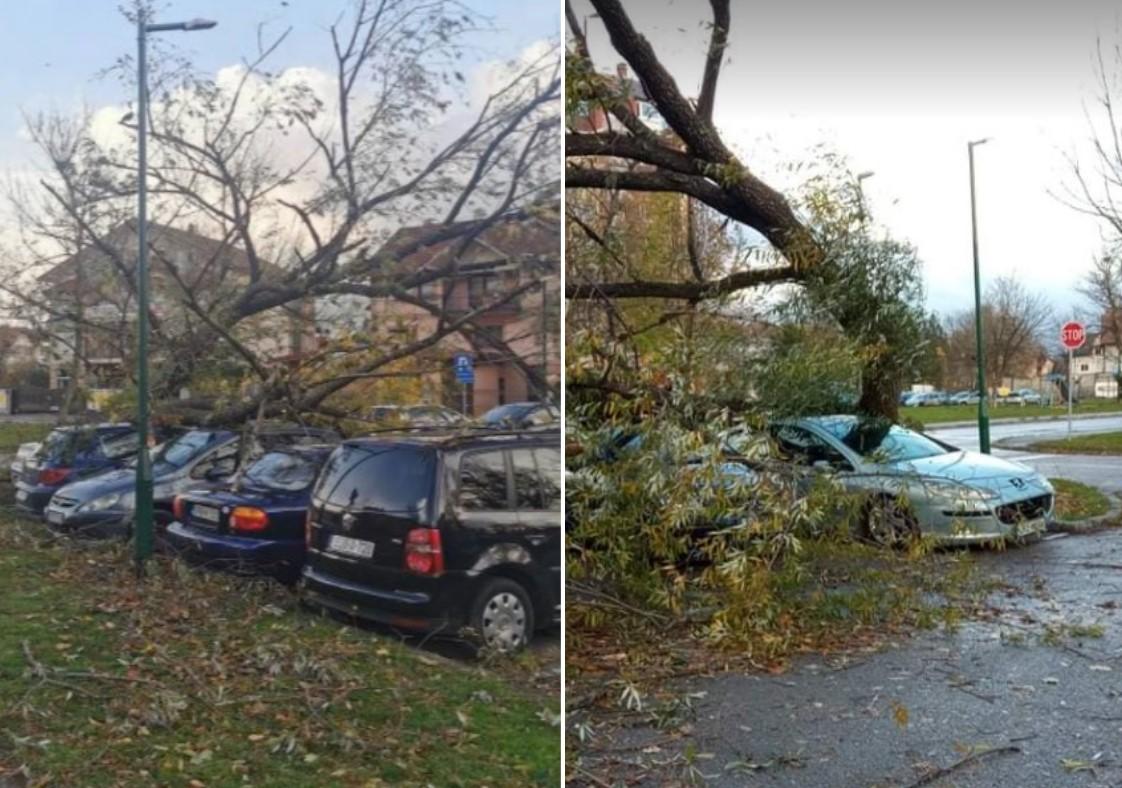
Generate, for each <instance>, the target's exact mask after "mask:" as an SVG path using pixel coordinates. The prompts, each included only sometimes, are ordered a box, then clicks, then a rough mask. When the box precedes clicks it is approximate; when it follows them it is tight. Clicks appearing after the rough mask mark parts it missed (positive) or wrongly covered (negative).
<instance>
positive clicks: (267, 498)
mask: <svg viewBox="0 0 1122 788" xmlns="http://www.w3.org/2000/svg"><path fill="white" fill-rule="evenodd" d="M334 448H335V446H334V445H330V446H296V447H291V448H287V449H281V450H277V451H271V452H268V453H267V454H264V455H262V456H261V458H260V459H258V460H257V461H256V462H254V463H253V464H252V465H250V466H249V467H248V468H247V469H246V472H245V474H244V476H242V478H241V479H240V480H239V481H238V482H237V484H236V486H235V485H233V484H230V485H223V486H221V487H218V488H217V489H214V490H188V491H187V492H185V493H184V494H183V495H180V496H178V497H176V499H175V522H173V523H172V524H171V525H169V526H168V531H167V541H168V544H169V545H170V546H171V548H172V549H174V550H176V551H178V552H179V553H180V554H182V555H184V556H185V557H187V558H189V559H194V560H201V561H205V562H207V563H213V564H215V565H217V566H219V567H221V568H230V569H235V570H239V571H249V572H260V573H262V574H269V575H273V576H274V577H276V578H277V579H278V580H280V581H281V582H295V581H296V580H297V579H298V578H299V576H300V569H301V567H303V566H304V525H305V521H306V520H307V514H308V501H309V499H310V498H311V493H312V485H313V484H314V483H315V480H316V476H317V475H318V474H319V471H320V468H321V467H322V466H323V463H324V461H325V460H326V459H327V457H328V455H329V454H331V451H332V450H333V449H334Z"/></svg>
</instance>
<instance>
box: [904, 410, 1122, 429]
mask: <svg viewBox="0 0 1122 788" xmlns="http://www.w3.org/2000/svg"><path fill="white" fill-rule="evenodd" d="M1009 407H1014V406H1012V405H1010V406H1009ZM1119 417H1122V410H1116V411H1112V412H1110V413H1083V414H1079V413H1076V414H1075V415H1074V416H1073V418H1076V419H1116V418H1119ZM1034 421H1067V416H1020V417H1018V416H1007V417H1002V418H997V419H993V418H991V419H990V424H1028V423H1031V422H1034ZM977 423H978V421H977V419H971V420H970V421H940V422H936V423H935V424H925V425H923V430H924V432H931V431H932V430H939V429H943V428H944V427H973V426H975V425H976V424H977Z"/></svg>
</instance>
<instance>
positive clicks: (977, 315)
mask: <svg viewBox="0 0 1122 788" xmlns="http://www.w3.org/2000/svg"><path fill="white" fill-rule="evenodd" d="M986 142H989V137H984V138H983V139H980V140H973V141H972V142H968V143H966V152H967V155H968V156H969V158H970V225H971V229H972V231H973V234H974V337H975V340H976V342H977V352H976V355H977V359H978V444H979V446H980V448H981V450H982V453H984V454H989V453H990V414H989V403H988V402H987V401H986V354H985V348H984V346H983V344H982V275H981V273H980V271H979V268H978V206H977V203H976V201H975V197H974V147H975V146H976V145H982V144H985V143H986Z"/></svg>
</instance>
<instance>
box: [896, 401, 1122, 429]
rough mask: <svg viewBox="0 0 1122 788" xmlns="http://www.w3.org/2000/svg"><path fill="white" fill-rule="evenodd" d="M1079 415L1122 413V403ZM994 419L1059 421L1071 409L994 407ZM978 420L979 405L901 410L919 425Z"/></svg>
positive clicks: (1094, 405)
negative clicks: (1050, 418) (1044, 418)
mask: <svg viewBox="0 0 1122 788" xmlns="http://www.w3.org/2000/svg"><path fill="white" fill-rule="evenodd" d="M1073 412H1074V413H1075V414H1076V415H1082V414H1087V413H1122V402H1118V401H1116V400H1090V401H1088V402H1082V403H1080V404H1079V405H1076V406H1075V409H1074V411H1073ZM989 413H990V418H991V419H1003V418H1011V419H1028V418H1037V417H1044V416H1052V417H1056V418H1059V417H1061V416H1066V415H1067V406H1065V405H1060V406H1057V407H1054V408H1053V407H1049V406H1046V405H1025V406H1024V407H1021V406H1020V405H994V406H992V407H990V409H989ZM977 417H978V406H977V405H936V406H933V407H929V408H900V420H901V421H905V420H910V421H918V422H920V423H921V424H923V425H924V426H930V425H932V424H945V423H946V422H948V421H970V420H972V419H976V418H977Z"/></svg>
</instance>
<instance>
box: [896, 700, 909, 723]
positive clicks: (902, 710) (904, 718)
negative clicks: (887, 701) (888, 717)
mask: <svg viewBox="0 0 1122 788" xmlns="http://www.w3.org/2000/svg"><path fill="white" fill-rule="evenodd" d="M892 719H893V720H894V721H895V722H896V724H897V725H899V726H900V727H901V728H906V727H908V708H907V707H906V706H904V705H903V704H902V703H900V702H899V701H895V700H894V701H892Z"/></svg>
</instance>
